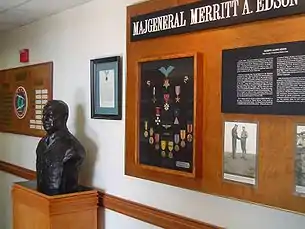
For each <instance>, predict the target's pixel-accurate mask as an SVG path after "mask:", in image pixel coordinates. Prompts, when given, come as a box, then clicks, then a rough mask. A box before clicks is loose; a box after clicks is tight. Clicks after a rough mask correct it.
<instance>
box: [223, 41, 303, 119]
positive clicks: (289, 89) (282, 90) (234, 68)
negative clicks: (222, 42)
mask: <svg viewBox="0 0 305 229" xmlns="http://www.w3.org/2000/svg"><path fill="white" fill-rule="evenodd" d="M304 50H305V41H298V42H289V43H280V44H270V45H262V46H255V47H243V48H237V49H230V50H224V51H223V58H222V104H221V110H222V112H223V113H243V114H273V115H304V114H305V107H304V105H305V90H304V89H305V75H304V73H305V51H304Z"/></svg>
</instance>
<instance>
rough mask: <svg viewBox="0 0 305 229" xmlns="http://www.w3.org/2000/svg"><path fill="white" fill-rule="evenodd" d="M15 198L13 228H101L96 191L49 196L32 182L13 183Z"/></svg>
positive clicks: (87, 190)
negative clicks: (98, 225)
mask: <svg viewBox="0 0 305 229" xmlns="http://www.w3.org/2000/svg"><path fill="white" fill-rule="evenodd" d="M12 198H13V229H69V228H71V229H72V228H73V229H97V208H98V193H97V191H96V190H90V189H86V188H85V189H82V191H80V192H76V193H71V194H65V195H58V196H47V195H44V194H42V193H39V192H37V191H36V181H28V182H20V183H15V184H14V185H13V189H12Z"/></svg>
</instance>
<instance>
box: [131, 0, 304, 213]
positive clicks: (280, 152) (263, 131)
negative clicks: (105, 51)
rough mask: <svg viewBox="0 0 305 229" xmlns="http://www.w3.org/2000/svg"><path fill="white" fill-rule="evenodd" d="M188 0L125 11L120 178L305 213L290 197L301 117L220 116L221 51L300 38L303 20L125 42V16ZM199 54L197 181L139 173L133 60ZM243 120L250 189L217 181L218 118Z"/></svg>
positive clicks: (167, 0) (219, 167) (220, 158)
mask: <svg viewBox="0 0 305 229" xmlns="http://www.w3.org/2000/svg"><path fill="white" fill-rule="evenodd" d="M190 2H194V1H189V0H179V1H178V0H176V1H175V0H162V1H160V0H151V1H148V2H144V3H140V4H137V5H133V6H130V7H128V10H127V41H126V44H127V58H128V60H127V102H126V104H127V109H126V120H127V122H126V131H127V132H126V149H127V150H126V174H128V175H132V176H135V177H140V178H143V179H149V180H154V181H157V182H162V183H166V184H170V185H175V186H179V187H182V188H188V189H193V190H197V191H201V192H204V193H209V194H214V195H218V196H223V197H229V198H234V199H239V200H243V201H246V202H251V203H257V204H263V205H268V206H271V207H275V208H281V209H285V210H288V211H294V212H299V213H305V198H301V197H298V196H296V195H294V153H295V151H294V150H295V149H294V142H295V140H294V136H295V134H294V131H295V129H294V128H295V123H304V122H305V117H302V116H299V117H295V116H272V115H243V114H230V115H225V114H222V113H221V72H222V50H224V49H232V48H238V47H247V46H256V45H266V44H273V43H283V42H291V41H300V40H305V30H304V29H303V25H304V23H305V16H304V15H301V16H292V17H284V18H277V19H271V20H265V21H259V22H253V23H247V24H241V25H237V26H230V27H225V28H219V29H211V30H205V31H199V32H194V33H190V34H182V35H176V36H169V37H162V38H156V39H149V40H144V41H139V42H130V18H131V17H132V16H135V15H141V14H146V13H150V12H154V11H157V10H161V9H165V8H170V7H173V6H177V5H181V4H186V3H190ZM189 52H201V53H203V56H204V59H203V60H202V64H203V65H204V73H203V74H202V77H203V78H204V79H203V81H202V85H201V87H199V88H200V90H202V94H203V97H202V98H201V99H202V100H203V107H202V109H203V110H202V114H203V115H202V117H200V118H201V121H202V123H203V128H202V131H201V135H200V136H197V137H198V139H197V140H198V141H200V142H201V144H202V149H203V150H202V152H203V154H202V161H201V162H202V170H201V176H200V177H202V179H199V180H197V181H196V182H195V183H194V182H193V180H191V179H188V180H183V179H181V178H179V177H174V176H170V175H168V174H166V173H164V174H160V173H158V174H156V173H154V172H149V171H144V170H140V169H139V168H138V167H137V165H136V164H135V162H134V161H133V156H132V154H133V153H134V152H133V149H134V147H133V143H131V142H132V141H133V140H134V132H133V130H134V125H135V122H136V120H134V119H135V117H136V106H137V100H134V99H135V98H137V97H136V94H137V93H138V92H137V91H135V87H134V82H133V81H134V79H135V78H136V76H137V67H136V66H137V62H138V60H140V59H143V58H149V57H153V56H164V55H174V54H176V53H189ZM226 119H228V120H232V119H233V120H248V121H256V122H258V123H259V130H258V131H259V139H258V140H259V148H258V151H259V157H258V162H257V163H258V169H259V171H258V184H257V187H252V186H249V185H244V184H236V183H232V182H225V181H224V180H223V178H222V170H223V168H222V163H223V156H222V145H223V142H222V132H223V121H224V120H226Z"/></svg>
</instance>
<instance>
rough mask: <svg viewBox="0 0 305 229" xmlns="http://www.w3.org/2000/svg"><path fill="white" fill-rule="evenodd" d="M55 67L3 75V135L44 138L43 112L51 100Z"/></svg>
mask: <svg viewBox="0 0 305 229" xmlns="http://www.w3.org/2000/svg"><path fill="white" fill-rule="evenodd" d="M52 74H53V64H52V63H43V64H37V65H31V66H26V67H19V68H14V69H7V70H2V71H0V88H1V90H0V131H1V132H9V133H14V134H23V135H30V136H37V137H41V136H43V135H44V130H43V126H42V120H41V119H42V109H43V106H44V105H45V104H46V102H47V101H48V100H50V99H52V96H53V95H52V93H53V89H52Z"/></svg>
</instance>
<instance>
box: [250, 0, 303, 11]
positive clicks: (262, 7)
mask: <svg viewBox="0 0 305 229" xmlns="http://www.w3.org/2000/svg"><path fill="white" fill-rule="evenodd" d="M297 5H298V0H257V8H256V12H264V11H269V10H272V9H279V8H282V7H283V8H287V7H292V6H297Z"/></svg>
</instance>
